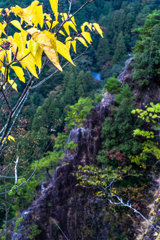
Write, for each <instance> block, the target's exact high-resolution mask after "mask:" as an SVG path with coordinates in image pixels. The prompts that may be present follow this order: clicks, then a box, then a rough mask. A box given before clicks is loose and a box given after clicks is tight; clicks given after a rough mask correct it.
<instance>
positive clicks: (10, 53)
mask: <svg viewBox="0 0 160 240" xmlns="http://www.w3.org/2000/svg"><path fill="white" fill-rule="evenodd" d="M6 53H7V61H8V63H10V62H11V60H12V50H11V48H10V49H9V50H7V51H6Z"/></svg>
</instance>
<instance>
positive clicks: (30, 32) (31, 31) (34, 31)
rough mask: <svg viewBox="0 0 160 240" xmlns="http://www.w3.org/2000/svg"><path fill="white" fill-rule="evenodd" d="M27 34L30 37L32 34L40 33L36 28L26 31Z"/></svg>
mask: <svg viewBox="0 0 160 240" xmlns="http://www.w3.org/2000/svg"><path fill="white" fill-rule="evenodd" d="M27 32H28V33H29V34H31V35H32V34H33V33H38V32H40V30H38V29H37V28H30V29H28V30H27Z"/></svg>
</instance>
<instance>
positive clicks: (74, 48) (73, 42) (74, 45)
mask: <svg viewBox="0 0 160 240" xmlns="http://www.w3.org/2000/svg"><path fill="white" fill-rule="evenodd" d="M71 43H72V46H73V50H74V52H75V53H76V40H74V41H72V42H71Z"/></svg>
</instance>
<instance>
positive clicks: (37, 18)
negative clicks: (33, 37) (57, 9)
mask: <svg viewBox="0 0 160 240" xmlns="http://www.w3.org/2000/svg"><path fill="white" fill-rule="evenodd" d="M32 14H33V17H32V19H31V21H32V23H33V24H34V25H35V26H36V27H37V25H38V24H39V25H40V27H41V28H43V8H42V5H41V6H37V7H36V8H34V9H33V13H32Z"/></svg>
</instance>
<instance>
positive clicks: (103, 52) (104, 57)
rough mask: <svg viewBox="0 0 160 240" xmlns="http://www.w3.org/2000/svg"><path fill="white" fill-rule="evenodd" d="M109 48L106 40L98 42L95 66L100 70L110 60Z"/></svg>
mask: <svg viewBox="0 0 160 240" xmlns="http://www.w3.org/2000/svg"><path fill="white" fill-rule="evenodd" d="M109 53H110V48H109V42H108V40H107V39H105V38H102V39H101V40H100V41H99V44H98V48H97V52H96V59H97V65H98V66H99V68H100V69H102V68H103V65H104V64H105V63H106V62H107V61H108V60H109V59H110V55H109Z"/></svg>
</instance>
